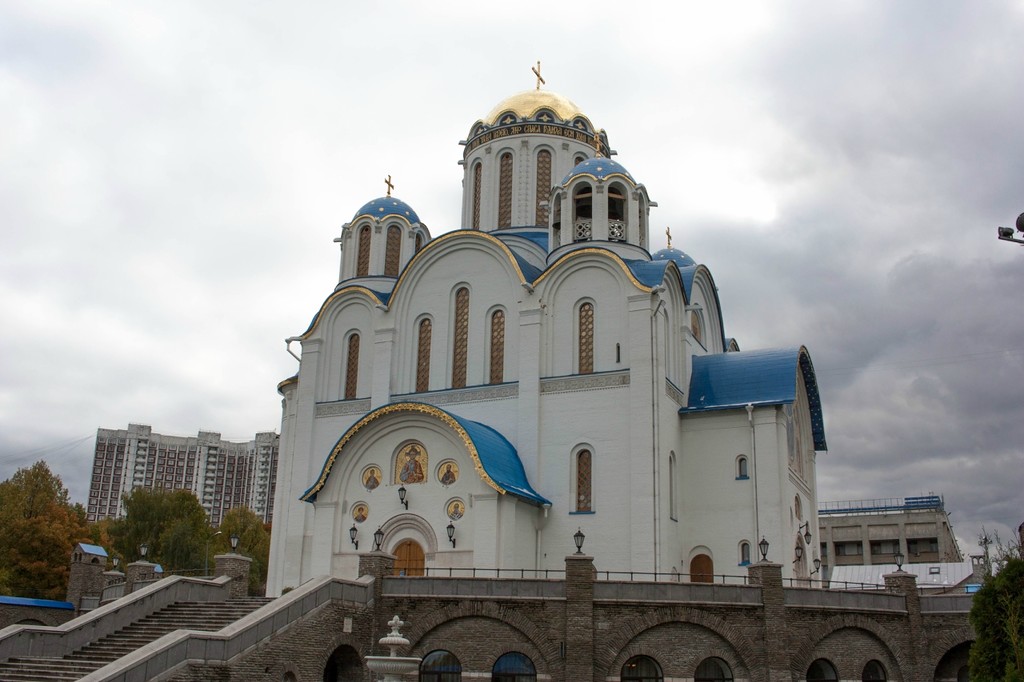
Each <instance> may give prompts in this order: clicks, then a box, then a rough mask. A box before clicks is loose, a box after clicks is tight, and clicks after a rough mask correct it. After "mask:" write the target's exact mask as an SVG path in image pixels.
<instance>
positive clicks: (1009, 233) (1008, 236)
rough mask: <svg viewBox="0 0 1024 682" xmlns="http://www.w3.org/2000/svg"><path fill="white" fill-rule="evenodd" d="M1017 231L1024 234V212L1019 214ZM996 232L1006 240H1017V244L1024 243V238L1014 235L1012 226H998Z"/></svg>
mask: <svg viewBox="0 0 1024 682" xmlns="http://www.w3.org/2000/svg"><path fill="white" fill-rule="evenodd" d="M1017 231H1018V232H1020V233H1022V234H1024V213H1021V214H1020V215H1019V216H1017ZM996 233H997V234H998V235H999V238H1000V239H1002V240H1003V241H1004V242H1016V243H1017V244H1024V239H1021V238H1020V237H1014V236H1013V228H1012V227H1000V228H997V230H996Z"/></svg>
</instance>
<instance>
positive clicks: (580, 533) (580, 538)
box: [572, 528, 587, 554]
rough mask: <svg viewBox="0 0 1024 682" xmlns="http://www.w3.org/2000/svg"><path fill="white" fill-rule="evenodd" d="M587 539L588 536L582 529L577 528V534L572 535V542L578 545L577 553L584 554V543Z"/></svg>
mask: <svg viewBox="0 0 1024 682" xmlns="http://www.w3.org/2000/svg"><path fill="white" fill-rule="evenodd" d="M586 539H587V536H586V535H584V534H583V529H582V528H577V529H576V532H575V533H573V534H572V541H573V542H574V543H576V553H577V554H583V541H584V540H586Z"/></svg>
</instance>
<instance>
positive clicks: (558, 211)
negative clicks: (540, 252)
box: [551, 194, 562, 249]
mask: <svg viewBox="0 0 1024 682" xmlns="http://www.w3.org/2000/svg"><path fill="white" fill-rule="evenodd" d="M554 202H555V205H554V207H553V208H552V211H554V214H553V217H552V218H551V228H552V229H551V232H552V235H551V239H552V242H551V248H552V249H557V248H558V247H559V246H561V245H562V195H561V194H556V195H555V199H554Z"/></svg>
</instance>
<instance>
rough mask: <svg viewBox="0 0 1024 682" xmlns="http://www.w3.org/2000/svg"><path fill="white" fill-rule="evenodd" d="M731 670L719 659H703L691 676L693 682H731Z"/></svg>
mask: <svg viewBox="0 0 1024 682" xmlns="http://www.w3.org/2000/svg"><path fill="white" fill-rule="evenodd" d="M732 679H733V678H732V668H730V667H729V664H728V663H726V662H725V661H723V660H722V659H720V658H716V657H711V658H705V659H704V660H703V661H701V662H700V665H698V666H697V672H695V673H694V674H693V680H694V682H732Z"/></svg>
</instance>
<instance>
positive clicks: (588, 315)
mask: <svg viewBox="0 0 1024 682" xmlns="http://www.w3.org/2000/svg"><path fill="white" fill-rule="evenodd" d="M578 334H579V368H578V369H577V373H578V374H591V373H592V372H593V371H594V304H593V303H584V304H582V305H581V306H580V312H579V330H578Z"/></svg>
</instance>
